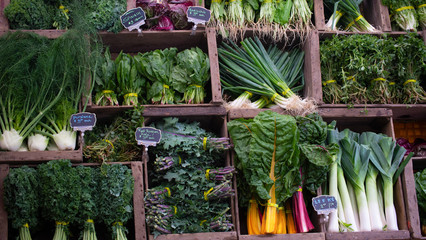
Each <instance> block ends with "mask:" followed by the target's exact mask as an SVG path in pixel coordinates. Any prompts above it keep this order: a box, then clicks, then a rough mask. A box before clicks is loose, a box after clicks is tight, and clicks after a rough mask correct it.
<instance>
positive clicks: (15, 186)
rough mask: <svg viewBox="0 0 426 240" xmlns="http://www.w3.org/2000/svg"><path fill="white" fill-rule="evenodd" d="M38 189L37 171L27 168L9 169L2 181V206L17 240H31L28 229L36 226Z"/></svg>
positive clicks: (38, 203) (38, 204)
mask: <svg viewBox="0 0 426 240" xmlns="http://www.w3.org/2000/svg"><path fill="white" fill-rule="evenodd" d="M39 188H40V186H39V182H38V175H37V171H36V170H35V169H33V168H29V167H27V166H23V167H20V168H12V169H10V171H9V175H7V177H6V179H5V180H4V205H5V209H6V211H7V213H8V218H9V219H10V220H11V221H10V223H11V226H12V227H13V228H14V229H19V238H18V239H19V240H31V234H30V227H31V228H33V229H34V228H35V227H36V226H37V224H38V218H39V206H40V202H39Z"/></svg>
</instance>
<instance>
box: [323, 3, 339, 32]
mask: <svg viewBox="0 0 426 240" xmlns="http://www.w3.org/2000/svg"><path fill="white" fill-rule="evenodd" d="M339 1H340V0H324V6H325V7H326V9H327V10H328V11H329V12H331V16H330V18H329V19H328V21H327V23H326V24H325V27H326V28H327V29H330V30H337V29H338V26H337V24H338V23H339V21H340V19H341V18H342V16H343V12H342V9H341V7H339V4H338V2H339Z"/></svg>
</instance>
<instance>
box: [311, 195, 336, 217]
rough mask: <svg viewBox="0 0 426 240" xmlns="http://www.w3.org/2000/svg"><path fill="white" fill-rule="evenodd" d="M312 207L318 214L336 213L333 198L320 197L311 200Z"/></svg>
mask: <svg viewBox="0 0 426 240" xmlns="http://www.w3.org/2000/svg"><path fill="white" fill-rule="evenodd" d="M312 206H313V207H314V209H315V211H317V212H318V214H326V215H327V214H329V213H331V212H334V211H336V209H337V200H336V198H335V197H334V196H329V195H321V196H318V197H314V198H312Z"/></svg>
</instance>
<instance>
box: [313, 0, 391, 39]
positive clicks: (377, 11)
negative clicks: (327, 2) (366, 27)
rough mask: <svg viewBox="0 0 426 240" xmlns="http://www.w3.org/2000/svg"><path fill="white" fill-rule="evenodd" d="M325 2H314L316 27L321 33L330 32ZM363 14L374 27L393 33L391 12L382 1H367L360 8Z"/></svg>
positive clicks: (321, 0) (318, 0)
mask: <svg viewBox="0 0 426 240" xmlns="http://www.w3.org/2000/svg"><path fill="white" fill-rule="evenodd" d="M324 8H325V7H324V1H323V0H315V1H314V14H315V27H316V28H317V29H318V30H320V31H328V30H327V29H326V27H325V25H326V23H327V21H328V19H325V15H324ZM360 8H361V14H362V15H363V16H364V18H365V19H366V20H367V22H369V23H370V24H371V25H372V26H373V27H375V28H376V29H377V30H379V31H382V32H389V31H391V30H392V29H391V25H390V18H389V11H388V8H387V7H386V6H384V5H383V4H382V3H381V0H365V1H363V3H362V4H361V6H360Z"/></svg>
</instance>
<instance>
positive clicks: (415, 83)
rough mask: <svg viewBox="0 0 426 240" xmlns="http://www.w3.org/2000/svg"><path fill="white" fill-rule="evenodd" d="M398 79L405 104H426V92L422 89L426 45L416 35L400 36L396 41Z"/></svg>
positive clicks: (425, 64)
mask: <svg viewBox="0 0 426 240" xmlns="http://www.w3.org/2000/svg"><path fill="white" fill-rule="evenodd" d="M395 44H396V45H397V46H398V47H396V50H397V52H396V54H395V55H396V59H397V61H398V64H397V65H396V69H397V71H398V72H397V74H396V77H397V79H398V80H399V81H398V82H397V83H398V86H399V87H400V88H401V93H400V95H401V96H400V97H401V99H402V103H404V104H414V103H425V102H426V92H425V90H424V89H423V88H422V87H421V85H420V84H421V82H420V81H421V77H420V76H421V75H422V73H424V72H425V71H426V45H425V44H424V43H423V41H422V39H420V38H418V37H417V36H416V34H408V35H405V36H400V37H398V39H397V40H396V41H395Z"/></svg>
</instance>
